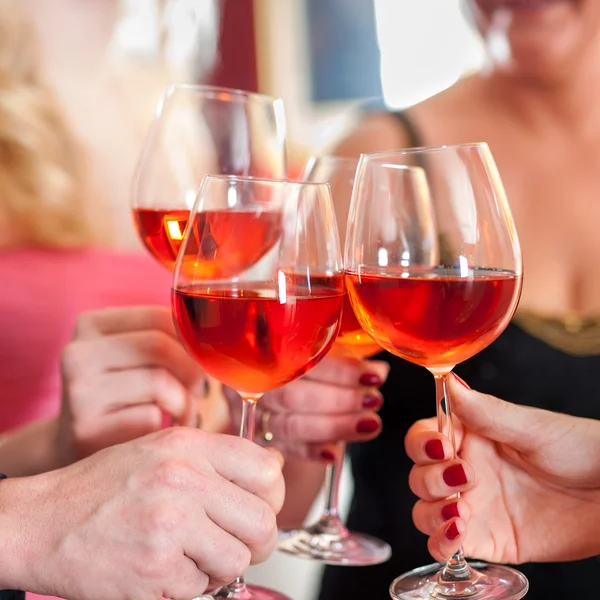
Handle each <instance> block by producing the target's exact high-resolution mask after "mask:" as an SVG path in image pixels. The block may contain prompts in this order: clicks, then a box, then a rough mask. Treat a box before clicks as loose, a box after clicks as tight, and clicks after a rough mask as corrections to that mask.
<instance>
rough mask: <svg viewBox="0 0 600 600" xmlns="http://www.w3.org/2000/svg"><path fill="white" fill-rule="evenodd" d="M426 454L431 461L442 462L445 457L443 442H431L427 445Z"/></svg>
mask: <svg viewBox="0 0 600 600" xmlns="http://www.w3.org/2000/svg"><path fill="white" fill-rule="evenodd" d="M425 454H427V456H429V458H431V460H442V459H443V458H444V456H445V454H444V444H442V440H429V441H428V442H427V443H426V444H425Z"/></svg>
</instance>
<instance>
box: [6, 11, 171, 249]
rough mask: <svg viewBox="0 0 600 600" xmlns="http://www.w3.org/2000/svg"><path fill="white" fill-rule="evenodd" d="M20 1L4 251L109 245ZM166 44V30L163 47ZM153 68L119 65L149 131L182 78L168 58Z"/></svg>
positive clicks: (9, 65)
mask: <svg viewBox="0 0 600 600" xmlns="http://www.w3.org/2000/svg"><path fill="white" fill-rule="evenodd" d="M20 2H21V0H0V194H1V196H0V249H1V248H3V247H4V248H6V247H7V246H15V245H19V246H42V247H54V248H77V247H84V246H89V245H93V244H95V243H102V242H105V241H106V240H105V239H103V234H100V233H98V231H99V229H101V228H99V227H98V223H97V219H96V216H92V213H91V211H90V207H89V205H90V202H89V198H88V197H87V196H88V194H86V193H85V188H84V185H85V181H84V180H85V174H84V171H85V165H83V164H81V161H80V159H79V157H80V156H81V152H79V151H78V150H79V149H78V146H77V143H76V141H75V139H74V137H73V135H72V133H71V132H70V130H69V128H68V126H67V123H66V120H65V118H64V117H63V114H62V112H61V108H60V106H59V104H58V102H57V100H56V98H55V96H54V94H53V91H52V90H51V88H50V87H49V86H48V85H46V83H45V82H44V79H43V77H42V74H41V72H40V68H39V67H40V57H39V50H38V46H37V43H36V41H37V40H36V32H35V30H34V27H33V25H32V24H31V23H29V21H28V19H27V17H26V15H25V14H24V11H23V9H22V7H21V6H20ZM156 7H157V12H158V14H159V15H161V14H162V13H163V12H164V11H165V9H166V7H167V1H166V0H156ZM165 41H166V38H165V35H164V33H163V32H162V31H161V39H160V41H159V44H160V45H161V46H163V45H164V44H165ZM160 51H162V48H160V49H159V52H160ZM151 67H152V68H149V65H148V63H147V62H145V61H139V60H135V59H134V58H132V57H128V56H127V55H126V53H120V54H119V55H118V56H117V57H116V60H115V69H114V71H115V75H116V76H118V77H120V79H121V81H126V82H127V83H128V84H129V85H128V88H129V89H128V91H129V93H130V94H131V93H132V91H134V92H135V98H133V97H132V98H130V99H131V102H132V103H133V105H134V107H135V113H136V114H135V115H133V116H134V117H135V116H137V117H138V118H139V120H140V123H138V125H140V127H143V129H144V130H145V128H146V127H147V126H148V124H149V122H150V120H151V117H152V116H153V114H154V111H155V106H156V101H157V100H158V98H159V96H160V92H161V91H162V89H163V88H164V87H165V86H166V85H167V84H168V83H171V81H172V80H173V79H174V78H179V77H181V76H182V70H181V69H180V70H179V71H177V70H176V69H174V68H171V67H169V66H168V65H167V64H166V63H165V62H164V61H163V60H162V57H160V58H158V59H157V60H156V61H154V63H153V64H152V65H151ZM132 88H133V90H132ZM140 90H142V91H143V92H146V94H145V99H147V100H148V104H147V105H146V106H144V105H140V97H139V94H138V92H140ZM125 93H127V91H125ZM141 121H144V122H143V123H142V122H141ZM92 223H93V225H94V226H92ZM101 238H102V239H101Z"/></svg>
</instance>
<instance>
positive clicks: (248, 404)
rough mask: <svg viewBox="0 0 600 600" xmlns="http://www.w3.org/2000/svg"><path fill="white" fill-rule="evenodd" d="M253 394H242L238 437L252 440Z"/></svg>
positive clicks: (255, 400)
mask: <svg viewBox="0 0 600 600" xmlns="http://www.w3.org/2000/svg"><path fill="white" fill-rule="evenodd" d="M257 400H258V398H257V397H255V396H250V395H248V396H246V395H243V396H242V419H241V421H240V437H241V438H245V439H247V440H250V441H251V442H253V441H254V415H255V413H256V402H257Z"/></svg>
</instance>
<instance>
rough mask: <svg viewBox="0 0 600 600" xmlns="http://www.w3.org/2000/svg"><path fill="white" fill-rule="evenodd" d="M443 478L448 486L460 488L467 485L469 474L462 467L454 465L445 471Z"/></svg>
mask: <svg viewBox="0 0 600 600" xmlns="http://www.w3.org/2000/svg"><path fill="white" fill-rule="evenodd" d="M443 477H444V481H445V482H446V485H447V486H450V487H458V486H459V485H465V483H467V474H466V473H465V468H464V467H463V466H462V465H452V466H451V467H448V468H447V469H446V470H445V471H444V474H443Z"/></svg>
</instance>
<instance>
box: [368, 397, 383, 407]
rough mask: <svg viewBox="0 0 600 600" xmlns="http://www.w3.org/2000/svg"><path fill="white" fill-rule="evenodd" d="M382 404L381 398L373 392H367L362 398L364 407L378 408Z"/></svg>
mask: <svg viewBox="0 0 600 600" xmlns="http://www.w3.org/2000/svg"><path fill="white" fill-rule="evenodd" d="M382 404H383V398H382V397H381V396H376V395H375V394H367V395H366V396H365V397H364V398H363V407H364V408H379V407H380V406H381V405H382Z"/></svg>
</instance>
